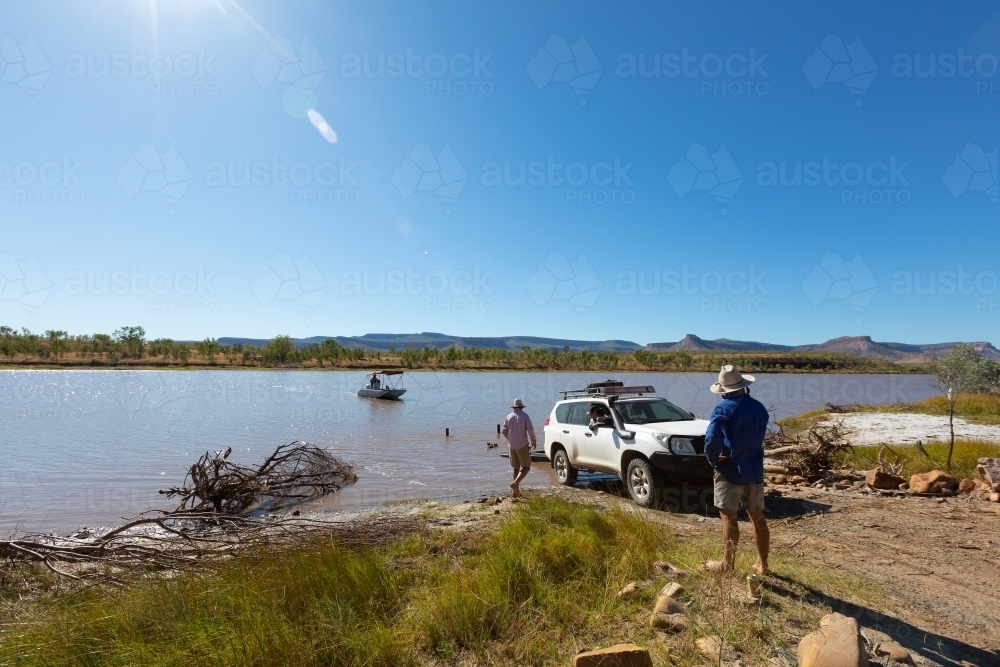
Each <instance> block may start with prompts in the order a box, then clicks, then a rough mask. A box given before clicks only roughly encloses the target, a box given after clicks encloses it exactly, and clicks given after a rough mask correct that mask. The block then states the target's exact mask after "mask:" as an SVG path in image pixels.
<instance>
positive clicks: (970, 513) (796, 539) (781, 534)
mask: <svg viewBox="0 0 1000 667" xmlns="http://www.w3.org/2000/svg"><path fill="white" fill-rule="evenodd" d="M587 487H589V488H587ZM595 488H597V489H602V490H601V491H595V490H594V489H595ZM620 491H621V489H620V486H619V489H618V490H616V489H615V488H614V486H613V483H612V484H609V483H607V482H606V481H604V482H599V483H590V484H586V486H585V487H584V488H579V487H578V488H573V489H566V488H555V489H551V488H550V489H545V490H537V491H533V492H532V493H544V494H550V493H551V494H558V495H562V496H566V497H570V498H573V499H574V500H577V501H580V502H588V503H593V504H596V505H605V506H608V505H611V504H614V503H625V504H627V505H628V506H630V507H634V505H632V504H631V501H629V500H626V499H623V498H620V497H619V496H618V493H620ZM497 497H498V496H489V500H488V501H487V502H476V501H472V502H469V501H466V502H465V503H460V502H446V501H439V502H434V501H429V502H423V503H415V504H407V505H405V506H400V507H399V508H397V509H398V510H402V511H404V512H405V513H407V514H417V515H421V516H423V517H424V518H425V519H426V520H427V522H428V523H429V524H430V525H437V526H440V527H443V528H449V527H450V528H453V529H468V528H473V527H475V526H476V525H477V524H478V525H482V524H484V523H487V522H489V521H491V520H493V519H496V518H501V517H502V516H504V515H506V514H507V513H508V512H509V511H511V509H512V507H513V504H512V503H511V502H510V501H509V499H505V500H503V501H502V502H500V503H499V504H496V499H497ZM500 497H502V496H500ZM766 505H767V509H766V515H767V516H768V519H769V524H770V526H771V540H772V553H780V552H785V553H786V554H787V553H788V552H791V553H793V554H794V555H795V556H797V557H799V558H803V559H806V560H808V561H811V562H812V563H813V564H815V565H819V566H822V567H828V568H831V569H833V570H840V571H842V572H846V573H850V574H854V575H862V576H864V577H867V578H869V579H871V580H874V581H876V582H879V583H881V584H883V585H884V586H883V588H887V589H888V590H890V591H891V593H890V594H889V598H890V599H887V600H885V603H884V604H880V605H878V606H879V609H873V608H869V607H866V606H863V605H861V606H859V605H857V604H853V603H849V602H845V601H842V600H836V599H829V598H827V599H825V600H823V603H825V605H827V606H829V607H830V608H832V609H833V610H835V611H839V612H841V613H843V614H846V615H850V616H854V617H856V618H857V619H858V620H859V622H860V624H861V625H862V627H864V628H867V629H869V630H875V631H877V632H880V633H884V634H885V635H888V636H889V637H891V638H892V639H894V640H895V641H897V642H898V643H900V644H902V645H903V646H905V647H906V648H907V649H909V651H910V653H911V655H912V656H913V658H914V660H915V663H916V665H917V667H923V666H932V665H934V666H941V667H969V666H973V665H974V666H975V667H997V666H1000V605H998V604H997V600H996V597H995V596H996V593H997V591H1000V567H998V566H1000V504H997V503H990V502H984V501H979V500H976V501H970V500H968V499H966V498H965V497H963V496H958V497H953V498H948V499H946V500H939V499H937V498H921V497H902V496H900V497H883V496H875V495H873V496H868V495H862V494H858V493H855V492H850V491H836V490H828V489H816V488H812V487H793V486H771V487H768V495H767V502H766ZM404 508H405V509H404ZM643 513H644V514H646V515H647V516H648V517H649V518H651V519H653V520H656V521H661V522H663V523H665V524H667V525H670V526H673V527H675V528H677V529H678V534H682V535H689V536H692V537H696V536H702V535H704V536H716V535H717V534H718V533H719V532H720V528H721V525H720V521H719V519H718V518H717V516H713V515H712V514H713V513H711V512H709V513H708V514H707V515H706V514H705V513H704V512H702V513H695V512H691V513H680V512H663V511H657V512H653V511H645V510H644V511H643ZM741 518H743V519H745V518H746V517H741ZM741 528H742V534H743V538H744V540H747V541H748V543H749V540H750V539H751V538H750V532H749V525H748V524H745V523H742V522H741ZM720 546H721V545H720ZM766 585H768V586H772V587H781V586H782V573H781V571H780V568H776V569H775V571H774V572H773V574H772V576H769V577H768V578H767V580H766ZM817 595H819V596H820V597H823V596H822V594H821V593H819V592H817ZM884 638H885V637H883V639H884Z"/></svg>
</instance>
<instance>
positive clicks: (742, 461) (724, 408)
mask: <svg viewBox="0 0 1000 667" xmlns="http://www.w3.org/2000/svg"><path fill="white" fill-rule="evenodd" d="M753 381H754V377H753V376H752V375H742V374H741V373H740V372H739V370H737V369H736V367H734V366H730V365H727V366H723V367H722V371H720V372H719V381H718V382H716V383H715V384H713V385H712V387H711V389H710V391H711V392H712V393H713V394H721V395H722V400H721V401H720V402H719V404H718V405H716V406H715V409H714V410H713V411H712V416H711V419H710V421H709V424H708V432H707V433H706V434H705V457H706V458H707V459H708V462H709V463H710V464H711V465H712V467H713V468H715V506H716V507H718V508H719V513H720V514H721V515H722V537H723V540H724V541H725V552H724V555H723V559H722V560H721V561H714V560H710V561H708V562H707V563H705V569H707V570H711V571H714V572H728V571H732V569H733V562H734V560H735V558H736V547H737V545H738V544H739V542H740V526H739V522H738V521H737V519H736V514H737V512H738V511H739V509H740V504H741V503H742V504H743V506H744V507H745V508H746V510H747V514H749V515H750V521H751V523H752V524H753V536H754V543H755V544H756V546H757V562H756V564H754V569H755V570H757V572H759V573H760V574H766V573H767V555H768V552H769V551H770V547H771V533H770V531H769V530H768V528H767V521H765V520H764V435H765V433H766V431H767V422H768V420H769V419H770V415H769V414H768V412H767V408H765V407H764V405H763V404H762V403H761V402H760V401H758V400H757V399H755V398H752V397H751V396H750V385H751V384H753Z"/></svg>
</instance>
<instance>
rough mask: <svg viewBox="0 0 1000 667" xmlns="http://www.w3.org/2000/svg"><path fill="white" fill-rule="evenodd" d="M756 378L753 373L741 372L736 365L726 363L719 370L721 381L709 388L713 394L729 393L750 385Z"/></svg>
mask: <svg viewBox="0 0 1000 667" xmlns="http://www.w3.org/2000/svg"><path fill="white" fill-rule="evenodd" d="M755 380H756V378H754V376H752V375H744V374H742V373H740V371H739V370H738V369H737V368H736V366H732V365H730V364H726V365H725V366H723V367H722V370H721V371H719V381H718V382H715V383H713V384H712V386H711V387H709V389H708V390H709V391H711V392H712V393H713V394H728V393H729V392H731V391H738V390H740V389H743V388H744V387H749V386H750V385H752V384H753V383H754V381H755Z"/></svg>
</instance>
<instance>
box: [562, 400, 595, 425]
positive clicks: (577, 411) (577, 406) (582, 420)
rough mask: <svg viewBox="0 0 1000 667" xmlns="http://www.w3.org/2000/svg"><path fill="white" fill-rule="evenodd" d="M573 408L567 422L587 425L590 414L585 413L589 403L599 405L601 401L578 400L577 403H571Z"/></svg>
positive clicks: (588, 408)
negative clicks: (587, 401)
mask: <svg viewBox="0 0 1000 667" xmlns="http://www.w3.org/2000/svg"><path fill="white" fill-rule="evenodd" d="M571 405H572V406H573V409H572V410H571V411H570V413H569V421H568V422H566V423H568V424H575V425H577V426H588V425H589V424H590V415H589V414H587V413H588V411H589V410H590V406H591V405H601V403H586V402H584V401H579V402H577V403H571Z"/></svg>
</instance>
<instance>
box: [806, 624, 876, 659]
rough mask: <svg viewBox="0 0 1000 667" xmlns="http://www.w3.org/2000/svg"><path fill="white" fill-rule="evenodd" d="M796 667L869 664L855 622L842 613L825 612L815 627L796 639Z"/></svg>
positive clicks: (859, 631)
mask: <svg viewBox="0 0 1000 667" xmlns="http://www.w3.org/2000/svg"><path fill="white" fill-rule="evenodd" d="M796 657H797V658H798V663H799V665H798V667H869V663H868V654H867V653H866V652H865V647H864V644H863V643H862V641H861V630H860V629H859V628H858V622H857V621H856V620H854V619H853V618H851V617H849V616H844V615H843V614H828V615H826V616H824V617H823V619H822V620H821V621H820V622H819V630H817V631H816V632H810V633H809V634H808V635H806V636H805V637H803V638H802V641H800V642H799V648H798V650H797V651H796Z"/></svg>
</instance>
